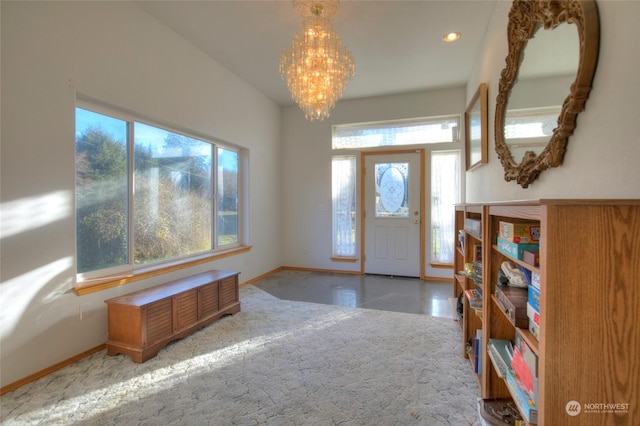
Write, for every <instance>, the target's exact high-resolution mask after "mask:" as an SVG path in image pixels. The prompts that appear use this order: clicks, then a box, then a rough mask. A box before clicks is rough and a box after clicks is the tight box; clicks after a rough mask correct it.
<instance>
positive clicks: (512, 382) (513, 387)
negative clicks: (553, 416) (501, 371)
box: [507, 371, 538, 424]
mask: <svg viewBox="0 0 640 426" xmlns="http://www.w3.org/2000/svg"><path fill="white" fill-rule="evenodd" d="M507 387H508V388H509V392H510V393H511V396H512V397H513V402H514V403H515V404H516V405H517V406H518V408H519V409H520V413H522V415H523V416H524V417H525V420H526V421H527V422H529V423H531V424H537V423H538V407H537V405H536V404H535V402H534V401H533V399H532V398H531V396H530V395H529V393H528V392H527V390H526V388H525V387H524V385H523V384H522V382H521V381H520V379H519V378H518V377H517V376H515V375H514V374H513V373H512V372H511V371H507Z"/></svg>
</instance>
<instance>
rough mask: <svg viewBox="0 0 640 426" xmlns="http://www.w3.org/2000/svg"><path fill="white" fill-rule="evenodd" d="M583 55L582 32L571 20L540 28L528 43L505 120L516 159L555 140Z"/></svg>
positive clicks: (507, 140)
mask: <svg viewBox="0 0 640 426" xmlns="http://www.w3.org/2000/svg"><path fill="white" fill-rule="evenodd" d="M579 54H580V44H579V38H578V31H577V29H576V26H575V25H572V24H569V23H563V24H560V25H558V26H557V27H556V28H553V29H548V30H545V29H544V28H539V29H538V30H537V31H536V32H535V34H534V36H533V38H531V39H529V41H528V42H527V44H526V48H525V51H524V55H523V58H522V62H521V63H520V69H519V71H518V79H517V81H516V83H515V84H514V86H513V88H512V89H511V92H510V94H509V98H508V103H507V109H506V117H505V122H504V137H505V142H506V143H507V145H509V150H510V151H511V155H512V156H513V158H514V159H515V160H516V161H517V160H519V159H521V158H522V157H523V156H524V154H525V153H526V152H527V151H533V152H534V153H535V154H536V155H540V153H541V152H542V150H543V149H544V147H545V146H546V145H547V143H548V142H549V139H551V136H552V135H553V129H554V128H555V127H556V125H557V123H558V115H559V114H560V110H561V109H562V103H563V102H564V100H565V99H566V98H567V96H569V88H570V87H571V83H573V82H574V80H575V79H576V73H577V71H578V60H579Z"/></svg>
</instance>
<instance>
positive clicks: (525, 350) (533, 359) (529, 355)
mask: <svg viewBox="0 0 640 426" xmlns="http://www.w3.org/2000/svg"><path fill="white" fill-rule="evenodd" d="M515 346H516V347H517V348H518V350H519V351H520V353H521V354H522V358H523V359H524V361H525V362H526V363H527V366H528V367H529V370H530V371H531V373H532V374H533V377H534V379H535V378H536V377H538V355H536V354H535V352H533V350H532V349H531V348H530V347H529V345H528V344H527V342H526V341H525V340H524V338H523V337H522V336H521V335H520V333H516V338H515Z"/></svg>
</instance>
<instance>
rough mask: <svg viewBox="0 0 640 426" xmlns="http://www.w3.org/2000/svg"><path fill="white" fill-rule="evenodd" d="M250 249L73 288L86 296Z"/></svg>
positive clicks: (201, 257)
mask: <svg viewBox="0 0 640 426" xmlns="http://www.w3.org/2000/svg"><path fill="white" fill-rule="evenodd" d="M249 250H251V246H241V247H235V248H233V249H230V250H226V251H221V252H217V253H213V254H207V255H205V256H199V257H192V258H189V259H186V260H184V259H183V260H181V261H178V262H172V263H165V264H162V265H159V266H158V265H156V266H153V267H149V268H142V269H138V270H136V271H135V272H131V273H128V274H119V275H114V276H110V277H102V278H97V279H93V280H87V281H83V282H81V283H78V285H77V286H75V287H74V288H73V292H74V293H75V294H76V295H77V296H84V295H86V294H90V293H95V292H97V291H102V290H106V289H108V288H113V287H118V286H121V285H125V284H128V283H132V282H135V281H140V280H144V279H147V278H151V277H155V276H158V275H162V274H167V273H169V272H174V271H178V270H180V269H186V268H190V267H192V266H196V265H201V264H203V263H207V262H211V261H214V260H219V259H223V258H225V257H230V256H236V255H238V254H242V253H247V252H248V251H249Z"/></svg>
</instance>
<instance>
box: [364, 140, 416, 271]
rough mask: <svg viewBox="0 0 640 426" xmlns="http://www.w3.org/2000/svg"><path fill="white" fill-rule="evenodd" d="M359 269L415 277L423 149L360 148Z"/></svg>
mask: <svg viewBox="0 0 640 426" xmlns="http://www.w3.org/2000/svg"><path fill="white" fill-rule="evenodd" d="M363 157H364V158H363V162H362V163H363V164H364V167H363V176H362V178H363V182H364V196H363V203H362V205H363V208H362V215H363V223H364V232H363V235H362V238H363V239H364V243H363V244H362V247H363V248H364V253H363V256H362V258H363V259H364V268H363V269H364V271H363V272H364V273H366V274H383V275H395V276H404V277H420V276H421V271H422V269H423V268H422V266H423V265H422V259H423V255H422V253H423V250H422V247H423V245H424V244H423V235H424V229H423V224H422V222H423V212H422V206H423V205H424V199H423V198H424V196H423V194H424V189H423V185H424V174H423V173H424V171H423V155H422V150H411V151H391V152H388V151H385V152H369V153H363Z"/></svg>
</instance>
